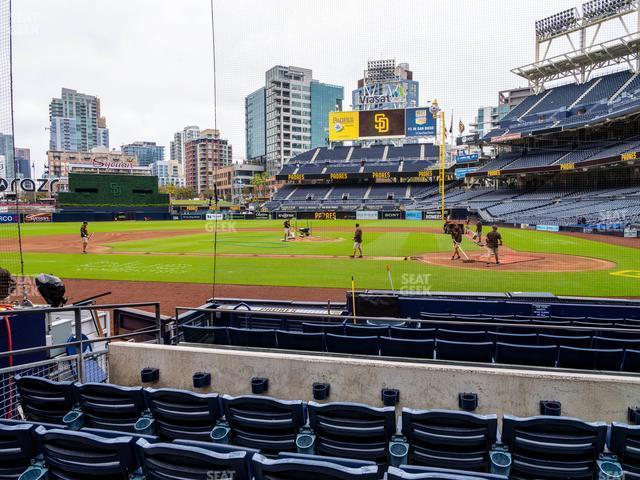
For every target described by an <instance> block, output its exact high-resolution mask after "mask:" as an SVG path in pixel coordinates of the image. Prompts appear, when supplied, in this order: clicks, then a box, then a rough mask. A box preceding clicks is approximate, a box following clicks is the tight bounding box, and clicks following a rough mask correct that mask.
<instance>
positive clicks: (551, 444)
mask: <svg viewBox="0 0 640 480" xmlns="http://www.w3.org/2000/svg"><path fill="white" fill-rule="evenodd" d="M606 436H607V425H606V423H604V422H594V423H587V422H583V421H582V420H578V419H577V418H570V417H546V416H539V417H529V418H517V417H513V416H511V415H505V416H504V417H503V422H502V442H503V443H504V444H506V445H507V446H508V447H509V451H510V452H511V455H512V465H511V475H510V476H511V477H513V478H522V477H524V478H585V479H586V478H593V476H594V472H595V470H596V459H597V458H598V455H599V454H600V453H602V451H603V449H604V444H605V438H606Z"/></svg>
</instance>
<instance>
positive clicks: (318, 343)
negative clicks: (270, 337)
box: [276, 330, 324, 352]
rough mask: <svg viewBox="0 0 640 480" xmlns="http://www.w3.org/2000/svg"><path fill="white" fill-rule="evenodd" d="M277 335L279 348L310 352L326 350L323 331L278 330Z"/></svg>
mask: <svg viewBox="0 0 640 480" xmlns="http://www.w3.org/2000/svg"><path fill="white" fill-rule="evenodd" d="M276 336H277V338H278V348H286V349H287V350H304V351H310V352H322V351H323V350H324V334H323V333H300V332H285V331H284V330H278V331H277V332H276Z"/></svg>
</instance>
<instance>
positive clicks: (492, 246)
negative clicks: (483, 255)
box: [487, 225, 502, 265]
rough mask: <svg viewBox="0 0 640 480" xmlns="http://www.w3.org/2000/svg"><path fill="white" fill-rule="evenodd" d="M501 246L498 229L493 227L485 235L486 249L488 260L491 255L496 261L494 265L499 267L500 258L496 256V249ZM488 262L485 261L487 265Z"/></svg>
mask: <svg viewBox="0 0 640 480" xmlns="http://www.w3.org/2000/svg"><path fill="white" fill-rule="evenodd" d="M501 246H502V235H500V233H499V232H498V227H497V226H496V225H494V226H493V227H491V231H490V232H489V233H487V248H488V249H489V258H488V259H487V260H491V255H493V256H494V258H495V259H496V265H500V257H499V255H498V248H499V247H501ZM488 264H489V262H488V261H487V265H488Z"/></svg>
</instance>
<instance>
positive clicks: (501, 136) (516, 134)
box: [491, 133, 522, 143]
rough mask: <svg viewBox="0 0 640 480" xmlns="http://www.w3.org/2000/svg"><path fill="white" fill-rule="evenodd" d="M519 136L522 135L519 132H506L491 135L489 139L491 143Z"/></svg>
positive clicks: (506, 140) (514, 138)
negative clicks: (504, 133)
mask: <svg viewBox="0 0 640 480" xmlns="http://www.w3.org/2000/svg"><path fill="white" fill-rule="evenodd" d="M521 137H522V134H520V133H507V134H506V135H499V136H497V137H493V138H492V139H491V143H500V142H508V141H509V140H516V139H518V138H521Z"/></svg>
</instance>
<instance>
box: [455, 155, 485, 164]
mask: <svg viewBox="0 0 640 480" xmlns="http://www.w3.org/2000/svg"><path fill="white" fill-rule="evenodd" d="M479 159H480V155H479V154H477V153H464V152H463V153H459V154H457V155H456V163H474V162H477V161H478V160H479Z"/></svg>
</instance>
